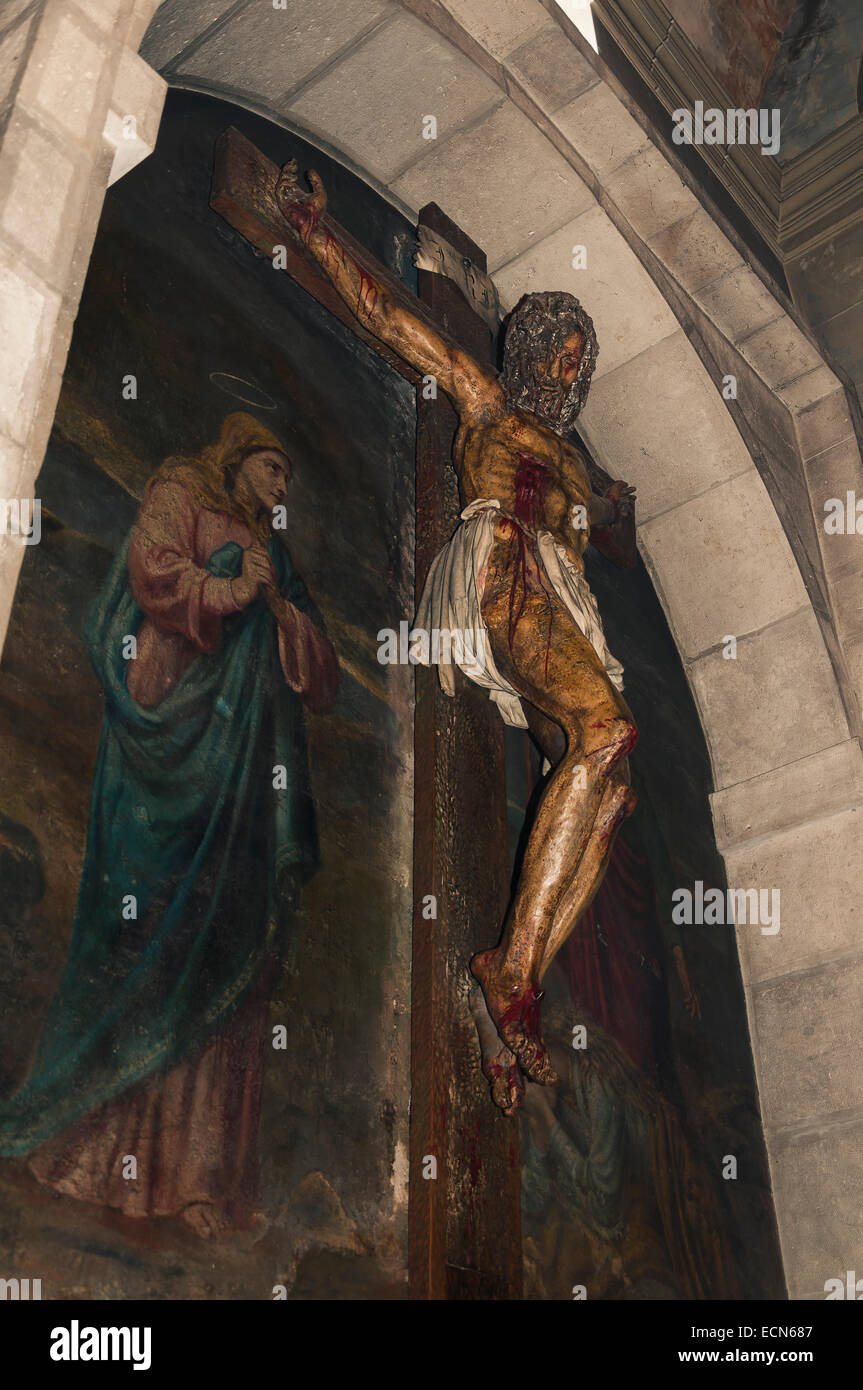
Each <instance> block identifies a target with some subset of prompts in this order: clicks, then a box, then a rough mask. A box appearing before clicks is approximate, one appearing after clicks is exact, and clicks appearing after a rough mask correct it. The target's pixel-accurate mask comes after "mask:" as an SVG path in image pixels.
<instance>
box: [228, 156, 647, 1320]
mask: <svg viewBox="0 0 863 1390" xmlns="http://www.w3.org/2000/svg"><path fill="white" fill-rule="evenodd" d="M309 179H310V185H311V192H307V191H305V190H304V189H303V188H302V187H301V186H300V182H299V177H298V170H297V167H296V164H295V163H293V162H290V163H288V164H287V165H286V166H285V167H284V169H283V170H282V171H281V173H279V171H278V170H276V168H275V166H274V165H272V164H271V163H270V162H269V161H267V160H266V159H264V158H263V156H261V155H260V154H259V152H258V151H256V150H255V149H254V148H253V147H252V146H251V145H249V143H248V142H247V141H245V140H244V139H243V137H241V136H239V135H238V133H237V132H235V131H229V132H226V134H225V136H224V137H223V138H222V140H221V142H220V146H219V149H218V151H217V159H216V167H215V174H214V185H213V196H212V198H211V205H212V206H213V207H214V208H215V209H216V211H218V212H220V213H221V214H222V215H223V216H224V217H225V218H226V219H227V220H228V221H229V222H230V223H231V224H232V225H233V226H234V227H235V228H236V229H237V230H239V231H240V232H241V233H242V234H243V235H244V236H245V237H246V238H247V239H248V240H249V241H251V242H252V244H253V245H255V246H256V247H258V249H259V250H261V251H262V252H264V253H265V254H268V255H271V256H273V255H274V253H275V252H276V250H277V248H278V252H279V254H281V255H282V261H281V268H284V269H285V270H287V271H288V272H289V273H290V274H292V275H294V277H295V278H296V279H297V280H298V281H299V283H300V284H301V285H303V287H304V288H306V289H307V290H308V291H309V292H310V293H312V294H314V296H315V297H316V298H317V299H318V300H319V301H320V302H321V303H324V304H325V305H326V306H327V307H328V308H330V309H331V310H332V312H334V313H335V314H336V315H337V316H338V317H339V318H340V319H342V321H343V322H346V323H349V324H350V326H351V327H352V329H353V331H354V332H356V333H357V334H358V336H360V337H361V338H363V339H364V341H366V342H368V343H369V344H370V345H371V346H372V347H373V348H374V350H375V351H377V352H379V353H381V355H382V356H384V357H385V358H386V360H388V361H390V362H391V363H392V364H393V365H394V366H396V368H397V370H399V371H401V372H402V374H403V375H405V376H406V377H408V379H410V380H412V381H414V382H420V381H423V382H428V381H430V380H431V381H433V382H434V383H435V387H436V388H437V390H439V391H440V393H441V396H442V397H445V398H446V400H445V401H444V400H443V399H442V400H440V401H438V400H434V401H433V402H429V401H426V399H425V396H426V393H424V392H423V393H421V399H420V401H418V405H419V420H418V454H417V464H418V468H417V533H418V538H419V539H418V554H417V573H418V577H419V578H420V579H422V580H424V583H422V584H421V585H420V586H419V589H418V593H419V606H418V612H417V617H416V624H417V625H418V626H419V627H420V628H429V629H431V628H436V629H440V628H449V629H452V628H454V627H457V626H458V625H459V624H461V626H462V630H463V631H468V630H469V631H470V632H471V633H472V634H473V635H474V636H475V638H477V639H478V642H479V646H480V648H481V650H482V656H481V658H478V659H473V660H472V661H471V662H470V663H459V664H460V665H461V667H462V671H463V674H464V675H465V676H466V677H467V679H468V682H470V685H469V686H467V687H466V686H465V683H464V682H462V681H458V682H457V681H456V677H455V674H454V672H453V671H452V670H450V669H448V668H447V669H445V668H443V667H441V671H440V675H441V684H442V686H443V689H444V693H445V694H447V695H453V696H456V697H457V698H456V708H455V709H454V711H453V713H452V714H450V715H449V716H448V715H447V713H446V711H445V710H443V709H440V708H439V704H440V702H439V699H438V695H439V692H438V691H437V686H436V683H434V682H432V683H429V682H428V681H426V680H423V679H422V678H421V677H420V679H419V680H418V686H417V724H416V730H415V740H416V749H417V753H418V754H421V755H422V756H421V757H418V758H417V770H418V776H417V802H416V806H415V894H416V895H417V897H418V898H419V900H420V901H421V900H422V898H423V895H425V894H426V893H427V892H434V888H435V887H436V886H437V885H438V884H440V886H441V888H442V889H443V893H442V895H438V894H436V893H435V896H436V897H438V901H439V902H441V901H443V904H444V907H445V910H444V913H443V914H442V916H443V920H442V921H440V920H438V921H437V922H436V923H435V931H434V932H430V931H429V927H430V925H431V924H430V923H429V922H427V921H422V924H421V925H420V923H419V922H418V920H417V919H416V917H415V931H414V958H413V968H412V989H413V998H412V1011H413V1031H412V1051H413V1059H412V1154H411V1160H412V1162H411V1179H412V1180H411V1184H410V1193H411V1208H410V1217H411V1237H410V1240H411V1277H412V1290H413V1292H414V1294H415V1295H418V1296H420V1297H447V1296H451V1297H495V1296H497V1297H506V1296H509V1297H512V1296H513V1295H514V1294H516V1295H517V1291H518V1285H519V1269H520V1263H521V1259H520V1249H519V1222H518V1207H519V1191H518V1177H519V1161H518V1135H517V1130H516V1127H515V1126H514V1125H513V1124H512V1123H511V1117H512V1116H513V1115H514V1114H515V1113H516V1112H517V1110H518V1108H519V1106H520V1104H521V1098H522V1096H523V1094H524V1087H525V1082H526V1081H527V1082H528V1083H529V1084H537V1085H548V1084H554V1083H555V1082H556V1080H557V1078H556V1076H555V1074H554V1072H553V1070H552V1067H551V1064H550V1062H549V1059H548V1055H547V1052H546V1049H545V1044H544V1040H543V1037H542V1030H541V1021H540V1001H541V998H542V989H541V981H542V977H543V975H544V973H545V971H546V970H547V968H548V966H549V964H550V962H551V960H552V959H553V957H554V955H555V953H556V951H557V950H558V949H559V948H560V946H561V945H562V944H563V942H564V941H565V939H566V937H567V936H568V934H569V932H570V931H571V930H572V928H573V927H574V925H575V923H576V922H577V920H578V918H579V916H580V914H581V913H582V912H583V911H584V910H585V908H586V907H587V906H588V905H589V903H590V901H591V900H592V898H593V895H594V894H595V892H596V890H597V888H598V886H599V883H600V882H601V879H602V875H603V873H604V869H605V865H606V864H607V862H608V857H609V854H610V850H611V846H612V844H613V841H614V836H615V833H616V831H617V829H618V827H619V825H620V824H621V822H622V820H623V819H624V817H625V816H626V815H628V814H629V813H630V812H631V810H632V808H633V805H634V796H633V793H632V792H631V790H630V787H629V779H628V764H627V755H628V753H629V752H630V750H631V748H632V747H633V745H634V742H635V738H636V731H635V725H634V722H633V720H632V716H631V715H630V713H629V710H628V708H627V706H626V704H625V701H624V700H623V697H622V695H621V693H620V692H621V689H622V679H621V675H622V668H621V667H620V665H619V663H618V662H617V661H616V660H615V658H614V657H613V656H612V655H611V653H610V652H609V651H608V648H607V646H606V644H605V640H604V635H603V632H602V625H601V622H600V619H599V615H598V613H597V610H596V604H595V602H594V600H593V596H592V594H591V593H590V590H589V588H588V586H587V583H586V581H585V579H584V564H583V558H582V557H583V552H584V548H585V546H586V544H587V540H588V536H589V535H590V538H591V539H592V540H594V541H595V542H596V543H597V544H599V545H600V547H603V548H605V549H606V552H607V553H608V554H609V555H610V556H611V557H612V558H614V559H615V560H617V562H618V563H623V564H626V565H628V564H631V563H633V562H634V520H633V498H634V493H633V490H632V489H631V488H629V487H628V486H627V485H626V484H625V483H620V482H617V483H611V480H610V479H608V478H607V477H605V475H603V474H602V473H601V470H598V469H596V467H595V465H593V464H592V462H591V461H590V459H589V458H588V457H587V456H586V455H585V453H584V452H583V451H582V450H580V449H578V448H577V447H576V446H575V445H574V444H573V443H572V441H571V439H570V437H569V436H570V435H571V432H572V430H573V428H574V424H575V419H576V417H577V415H578V412H579V411H580V409H581V406H582V404H583V402H584V399H585V397H586V395H587V391H588V389H589V386H590V379H591V375H592V372H593V367H594V364H595V360H596V355H597V350H598V349H597V343H596V337H595V334H594V332H593V325H592V323H591V321H590V319H589V317H588V316H587V314H586V313H585V311H584V310H583V309H582V308H581V306H580V305H579V304H578V302H577V301H576V300H574V299H573V298H572V296H570V295H566V294H562V293H548V294H539V295H538V294H534V295H529V296H526V297H525V300H523V301H522V302H521V304H520V305H519V306H517V308H516V310H515V311H514V313H513V315H512V316H511V320H510V324H509V327H508V330H507V335H506V341H505V353H504V370H503V374H502V376H501V377H500V378H498V376H497V374H496V372H495V371H494V368H493V365H492V361H491V339H490V335H489V332H488V327H487V325H486V323H485V322H484V320H483V318H482V317H481V316H480V315H479V314H477V313H476V312H475V310H474V309H473V308H472V307H471V306H470V304H469V302H468V298H467V296H466V295H465V294H464V293H463V289H464V287H462V289H461V290H459V289H457V288H456V282H455V281H454V280H452V279H451V280H450V281H449V288H448V289H445V288H444V287H445V286H446V285H447V281H446V280H444V277H443V276H439V275H434V274H431V273H430V272H427V271H424V272H421V283H420V299H417V297H415V296H412V295H411V294H410V293H409V291H407V290H406V289H405V287H404V286H403V285H402V284H401V282H400V281H399V280H398V279H397V278H396V277H395V276H394V275H392V274H391V273H390V272H389V271H387V270H386V269H385V268H384V267H383V266H381V265H379V264H377V263H375V262H374V261H373V258H372V257H370V256H369V255H368V253H367V252H366V251H365V250H364V249H363V248H362V247H361V246H359V245H358V244H357V243H356V242H355V241H354V239H353V238H352V237H351V236H350V235H349V234H348V233H347V232H346V231H345V230H344V229H343V228H341V227H339V226H338V225H337V224H336V223H335V222H334V221H333V219H332V218H331V217H329V216H328V215H327V212H326V193H325V190H324V188H323V185H322V183H321V181H320V179H319V178H318V176H317V175H315V174H313V173H312V174H310V176H309ZM420 225H421V227H424V228H426V230H427V233H431V234H435V233H436V234H438V236H440V237H442V238H443V240H444V242H445V243H446V245H447V247H448V248H450V250H453V249H454V251H455V253H456V254H457V253H458V252H461V255H462V257H463V259H464V260H465V262H466V263H467V264H469V265H472V266H475V267H477V269H478V270H479V271H481V272H482V271H484V269H485V267H484V259H483V257H482V253H481V252H480V250H479V248H477V247H475V246H473V244H472V243H470V242H469V241H468V239H467V238H466V237H464V235H463V233H461V232H460V231H459V229H458V228H456V227H454V226H453V224H451V223H450V222H449V221H448V219H446V218H445V217H444V215H443V214H442V213H441V212H440V210H439V209H437V208H435V207H434V205H431V206H430V207H429V208H426V209H424V210H423V213H421V215H420ZM444 259H445V261H446V258H444ZM422 276H425V277H426V278H425V280H423V279H422ZM429 281H432V282H434V283H432V284H430V283H429ZM466 283H468V285H470V284H471V283H472V282H471V281H470V280H469V279H467V280H466ZM433 394H435V395H436V392H435V393H433ZM447 402H448V404H447ZM427 406H433V408H432V409H427V408H426V407H427ZM454 426H456V427H457V428H456V429H455V431H454V429H453V427H454ZM453 432H455V440H454V442H453ZM450 462H451V463H452V465H454V468H455V474H456V475H457V479H458V491H456V489H455V487H454V486H453V483H454V482H455V478H454V477H453V475H452V472H451V470H450V473H449V479H448V482H447V480H446V477H445V475H446V472H447V469H448V466H449V464H450ZM459 511H460V513H461V524H460V525H459V524H458V513H459ZM453 513H455V515H454V514H453ZM432 555H433V556H434V558H432ZM429 561H430V562H431V563H429ZM426 571H427V572H426ZM471 650H472V652H474V653H475V652H476V651H477V645H476V644H473V645H472V647H471ZM429 674H431V673H429ZM482 690H485V691H486V692H488V695H489V696H490V698H491V701H492V705H489V704H488V702H485V703H483V700H482V696H481V695H480V693H479V692H480V691H482ZM495 706H496V708H497V711H498V712H499V714H500V715H501V716H502V718H503V720H504V721H505V722H506V723H509V724H510V725H515V726H516V727H520V728H525V729H529V730H530V732H531V735H532V736H533V737H534V739H535V740H536V742H537V743H538V745H539V746H540V748H541V749H542V751H543V753H544V754H545V756H546V758H547V761H548V764H549V767H550V769H551V772H550V775H549V778H548V780H547V784H546V787H545V790H544V794H543V797H542V800H541V803H540V806H539V811H538V817H537V823H536V825H535V827H534V830H533V832H532V835H531V838H530V841H529V844H528V848H527V852H526V855H525V861H524V865H523V868H522V872H521V874H520V877H519V883H518V885H517V889H516V892H515V894H514V895H513V898H512V901H511V903H510V906H509V909H508V911H507V912H506V915H505V920H504V912H503V909H504V906H505V899H506V896H507V895H506V891H505V890H506V851H505V793H504V778H503V748H502V739H501V733H502V724H501V723H500V721H497V722H494V721H493V714H492V710H493V707H495ZM445 728H446V729H448V732H449V733H450V734H453V733H455V739H454V740H453V739H450V740H449V746H448V747H447V748H444V747H442V746H441V745H442V744H443V742H444V741H443V739H440V738H439V737H438V735H439V733H441V732H442V731H443V729H445ZM430 735H431V736H432V737H431V738H430V737H429V736H430ZM459 753H461V755H462V756H461V757H459ZM465 792H466V795H465ZM460 793H461V795H460ZM438 813H440V814H438ZM423 878H424V880H425V881H422V879H423ZM502 920H503V935H502V937H501V940H500V942H499V943H498V944H497V945H495V944H493V943H494V941H495V938H496V937H497V936H498V935H499V934H500V923H501V921H502ZM483 947H485V949H482V948H483ZM468 964H469V966H470V972H471V975H472V980H471V977H470V976H468V975H467V967H468ZM471 1016H472V1017H473V1020H474V1023H475V1025H476V1029H477V1032H478V1034H479V1039H480V1044H481V1053H482V1062H481V1066H482V1072H483V1073H484V1075H485V1077H486V1078H487V1081H488V1082H489V1083H490V1087H491V1099H492V1101H493V1103H494V1106H495V1107H496V1109H492V1107H491V1106H489V1105H488V1101H487V1100H486V1102H485V1106H484V1107H483V1105H482V1103H481V1093H480V1092H479V1089H478V1085H477V1082H478V1080H479V1075H478V1068H477V1066H476V1057H475V1054H474V1053H472V1052H471V1050H470V1044H469V1043H466V1036H467V1037H469V1022H468V1020H469V1017H471ZM465 1073H466V1074H467V1075H465ZM502 1125H503V1127H502ZM429 1156H434V1157H435V1158H436V1159H437V1160H438V1179H437V1180H436V1181H434V1182H423V1181H422V1180H421V1179H420V1173H421V1169H422V1164H423V1161H424V1160H425V1159H426V1158H427V1157H429ZM441 1178H442V1179H443V1181H441ZM423 1189H425V1192H424V1191H423Z"/></svg>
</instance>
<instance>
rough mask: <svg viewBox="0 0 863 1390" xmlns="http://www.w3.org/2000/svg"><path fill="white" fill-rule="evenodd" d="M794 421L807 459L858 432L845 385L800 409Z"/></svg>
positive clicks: (801, 452)
mask: <svg viewBox="0 0 863 1390" xmlns="http://www.w3.org/2000/svg"><path fill="white" fill-rule="evenodd" d="M794 423H795V426H796V428H797V438H798V440H799V441H800V455H801V457H802V458H804V459H810V458H812V457H813V456H814V455H815V454H821V453H823V452H824V450H825V449H831V448H833V447H834V446H835V445H836V444H840V443H842V442H844V441H845V440H846V439H848V437H849V436H850V435H852V434H853V433H854V422H853V421H852V419H851V411H850V409H849V406H848V398H847V397H846V395H845V391H844V389H843V387H841V386H839V387H837V389H836V390H835V391H831V392H830V393H829V395H826V396H822V397H821V399H820V400H819V401H813V402H812V403H811V405H807V406H806V407H805V408H804V409H803V410H801V411H799V412H798V413H797V415H796V416H795V421H794Z"/></svg>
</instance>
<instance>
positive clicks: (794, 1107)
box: [747, 907, 863, 1273]
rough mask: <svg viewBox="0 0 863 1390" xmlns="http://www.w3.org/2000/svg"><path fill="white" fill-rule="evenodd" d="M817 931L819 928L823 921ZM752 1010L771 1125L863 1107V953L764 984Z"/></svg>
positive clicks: (815, 925) (807, 1120) (755, 993)
mask: <svg viewBox="0 0 863 1390" xmlns="http://www.w3.org/2000/svg"><path fill="white" fill-rule="evenodd" d="M820 910H821V909H820V907H816V913H820ZM747 930H749V928H747ZM812 930H813V931H817V930H818V921H817V920H816V921H815V922H813V924H812ZM780 937H781V933H780ZM776 939H777V940H778V939H779V938H776ZM750 1009H751V1015H752V1018H753V1020H754V1023H755V1032H756V1036H757V1038H758V1041H759V1048H758V1052H759V1064H760V1065H759V1089H760V1092H761V1106H762V1112H763V1114H764V1121H765V1124H766V1125H767V1126H768V1127H770V1128H771V1129H776V1128H780V1127H782V1128H786V1127H789V1126H794V1125H801V1124H804V1123H806V1124H809V1123H813V1122H815V1121H817V1120H821V1121H825V1120H829V1119H831V1118H840V1117H843V1116H844V1115H847V1114H848V1112H850V1111H854V1110H856V1109H858V1108H863V1067H861V1065H860V1037H859V1020H860V1015H861V1012H863V955H858V956H857V957H856V958H854V959H850V960H836V961H832V962H831V963H830V964H829V965H825V966H823V967H821V968H818V969H814V970H804V971H800V972H799V973H797V974H793V975H788V976H786V977H785V978H782V979H776V980H772V981H770V982H769V983H767V984H763V985H759V986H758V987H757V988H754V989H753V990H752V992H751V996H750ZM861 1273H863V1271H861Z"/></svg>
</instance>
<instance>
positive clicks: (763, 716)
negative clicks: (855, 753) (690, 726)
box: [690, 607, 848, 790]
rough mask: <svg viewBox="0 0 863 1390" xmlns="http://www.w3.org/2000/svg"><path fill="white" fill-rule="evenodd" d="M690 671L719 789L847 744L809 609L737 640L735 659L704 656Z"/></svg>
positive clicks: (717, 653) (829, 672) (834, 687)
mask: <svg viewBox="0 0 863 1390" xmlns="http://www.w3.org/2000/svg"><path fill="white" fill-rule="evenodd" d="M690 672H691V677H690V679H691V683H692V687H693V690H694V693H695V696H696V699H697V701H698V705H699V708H700V710H701V717H702V723H703V725H704V729H705V733H706V735H707V739H708V743H709V746H710V753H711V759H712V762H713V772H714V785H715V787H716V788H717V790H721V789H722V788H723V787H729V786H732V785H733V784H734V783H735V782H743V781H746V780H747V779H748V778H750V777H758V776H760V775H761V774H762V773H764V772H767V771H769V770H770V769H771V768H775V767H781V766H783V765H784V764H785V763H791V762H794V761H796V759H798V758H805V757H806V756H807V755H808V754H810V753H817V752H819V751H820V750H821V749H824V748H831V747H832V746H833V745H834V744H836V743H843V742H844V741H845V740H846V739H847V737H848V725H847V721H846V718H845V713H844V710H843V707H842V703H841V700H840V698H839V691H838V688H837V685H836V678H835V676H834V674H833V668H832V666H831V664H830V660H829V658H828V656H827V652H826V650H825V648H824V642H823V639H822V636H821V631H820V628H819V627H818V622H817V619H816V617H815V614H814V613H813V612H812V609H811V608H808V607H807V609H806V610H805V611H803V612H801V613H798V614H795V615H794V616H793V617H790V618H783V619H782V620H780V621H779V622H776V623H773V624H772V626H770V627H768V628H765V629H763V630H762V631H761V632H757V633H754V634H753V635H752V636H750V637H744V638H742V640H741V641H739V642H738V644H737V657H736V659H735V660H726V659H725V658H724V657H723V656H722V653H721V652H720V651H715V652H710V653H708V654H707V655H705V656H702V657H699V658H698V660H697V661H695V662H694V663H693V664H692V666H691V667H690Z"/></svg>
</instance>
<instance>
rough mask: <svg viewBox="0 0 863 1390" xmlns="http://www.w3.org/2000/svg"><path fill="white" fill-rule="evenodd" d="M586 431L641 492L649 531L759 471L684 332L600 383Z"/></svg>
mask: <svg viewBox="0 0 863 1390" xmlns="http://www.w3.org/2000/svg"><path fill="white" fill-rule="evenodd" d="M670 421H673V422H674V424H673V429H672V428H670V427H669V422H670ZM580 427H581V429H582V430H583V432H584V434H585V437H586V439H587V442H588V444H589V445H590V447H591V448H592V449H593V450H594V451H595V453H596V456H597V459H598V460H599V462H600V463H601V464H602V466H603V467H604V468H606V469H607V470H608V472H609V473H611V475H612V477H615V478H625V479H626V481H627V482H630V483H632V484H633V485H634V486H635V487H637V489H638V504H637V505H638V509H637V513H636V515H637V517H638V520H639V523H640V524H642V525H643V524H644V522H646V521H647V520H649V519H650V518H651V517H653V516H656V515H658V514H659V513H660V512H663V511H666V510H667V509H668V508H670V507H675V506H679V505H680V503H681V502H685V501H688V500H689V499H690V498H691V497H695V496H697V495H698V494H699V493H701V492H705V491H706V490H707V489H708V488H710V487H714V486H715V485H716V484H717V483H720V482H724V481H726V480H727V479H728V478H733V477H735V476H736V475H737V474H739V473H743V472H748V471H749V470H750V468H751V467H752V462H751V459H750V457H749V454H748V452H747V450H746V447H745V445H744V444H743V441H742V439H741V438H740V435H739V434H738V433H737V430H736V429H735V428H734V425H733V423H732V421H731V419H730V417H729V415H728V412H727V411H726V409H725V404H724V402H723V400H722V396H721V393H720V389H719V387H718V386H716V385H714V383H713V382H711V380H710V378H709V376H708V375H707V373H706V371H705V370H704V367H703V366H702V365H701V362H700V361H699V359H698V357H697V355H696V353H695V350H694V348H693V347H692V346H691V344H690V343H689V341H688V340H687V338H686V336H685V334H684V333H683V331H682V329H678V330H677V332H675V333H673V334H671V335H670V336H669V337H667V338H663V339H662V341H661V342H658V343H656V344H654V346H653V347H650V348H648V349H647V350H646V351H644V352H642V353H640V354H639V356H638V357H634V358H632V359H631V360H630V361H629V362H626V363H624V365H623V366H621V367H618V368H617V369H616V371H613V372H609V374H608V375H607V376H601V377H600V378H599V379H598V380H597V381H595V382H594V384H593V386H592V387H591V390H590V395H589V396H588V399H587V405H586V406H585V409H584V412H583V414H582V416H581V420H580Z"/></svg>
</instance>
